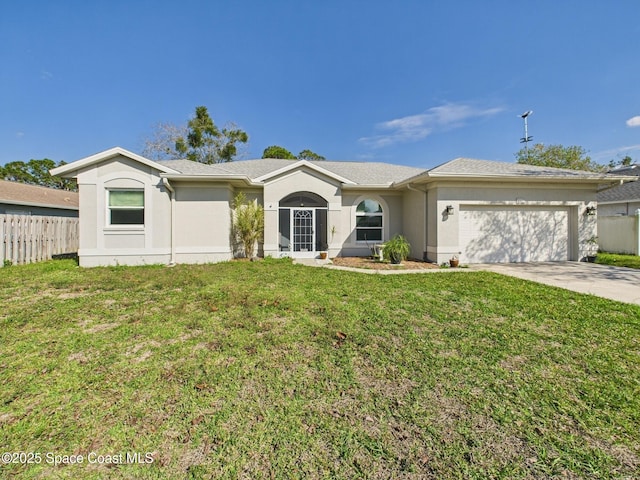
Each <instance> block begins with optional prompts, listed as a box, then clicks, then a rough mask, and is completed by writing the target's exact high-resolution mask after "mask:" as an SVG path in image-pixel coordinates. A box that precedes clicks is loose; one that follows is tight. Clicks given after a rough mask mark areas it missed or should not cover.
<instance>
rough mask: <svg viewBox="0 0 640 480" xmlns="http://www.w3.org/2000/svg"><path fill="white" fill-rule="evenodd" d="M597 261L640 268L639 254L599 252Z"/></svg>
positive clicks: (603, 263) (604, 263)
mask: <svg viewBox="0 0 640 480" xmlns="http://www.w3.org/2000/svg"><path fill="white" fill-rule="evenodd" d="M596 263H600V264H602V265H615V266H616V267H629V268H640V257H639V256H638V255H623V254H620V253H606V252H598V256H597V257H596Z"/></svg>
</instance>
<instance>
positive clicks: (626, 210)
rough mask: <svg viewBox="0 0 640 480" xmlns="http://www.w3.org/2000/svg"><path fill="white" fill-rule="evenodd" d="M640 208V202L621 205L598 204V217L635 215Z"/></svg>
mask: <svg viewBox="0 0 640 480" xmlns="http://www.w3.org/2000/svg"><path fill="white" fill-rule="evenodd" d="M639 208H640V201H635V202H619V203H601V202H600V203H598V216H599V217H600V216H602V217H612V216H614V215H635V214H636V210H638V209H639Z"/></svg>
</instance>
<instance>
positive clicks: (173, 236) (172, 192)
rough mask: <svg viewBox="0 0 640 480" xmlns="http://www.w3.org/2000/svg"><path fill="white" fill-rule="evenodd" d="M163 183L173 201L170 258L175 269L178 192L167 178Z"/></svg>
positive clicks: (170, 264) (170, 262)
mask: <svg viewBox="0 0 640 480" xmlns="http://www.w3.org/2000/svg"><path fill="white" fill-rule="evenodd" d="M162 183H163V184H164V186H165V188H166V189H167V191H168V192H169V199H170V200H171V222H170V225H171V237H170V238H171V240H170V242H171V246H170V248H171V256H170V257H169V266H170V267H173V266H174V265H175V264H176V234H175V232H176V228H175V219H176V191H175V190H174V189H173V187H172V186H171V184H170V183H169V180H167V179H166V178H163V179H162Z"/></svg>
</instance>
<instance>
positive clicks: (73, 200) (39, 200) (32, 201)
mask: <svg viewBox="0 0 640 480" xmlns="http://www.w3.org/2000/svg"><path fill="white" fill-rule="evenodd" d="M0 203H4V204H11V205H26V206H30V207H47V208H64V209H68V210H78V192H70V191H68V190H56V189H55V188H47V187H39V186H37V185H28V184H26V183H18V182H8V181H6V180H0Z"/></svg>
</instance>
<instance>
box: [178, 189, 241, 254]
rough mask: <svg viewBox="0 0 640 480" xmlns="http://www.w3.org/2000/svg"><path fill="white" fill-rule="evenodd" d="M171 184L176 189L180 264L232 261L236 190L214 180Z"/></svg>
mask: <svg viewBox="0 0 640 480" xmlns="http://www.w3.org/2000/svg"><path fill="white" fill-rule="evenodd" d="M171 185H172V186H173V188H174V190H175V217H176V218H175V227H174V228H175V232H174V241H175V246H174V248H175V255H176V257H175V260H176V263H208V262H219V261H223V260H230V259H231V258H232V257H233V254H232V251H231V202H232V200H233V191H232V189H231V188H230V187H229V186H228V185H226V184H217V183H211V182H182V183H179V182H173V183H172V184H171ZM167 218H168V217H167Z"/></svg>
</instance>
